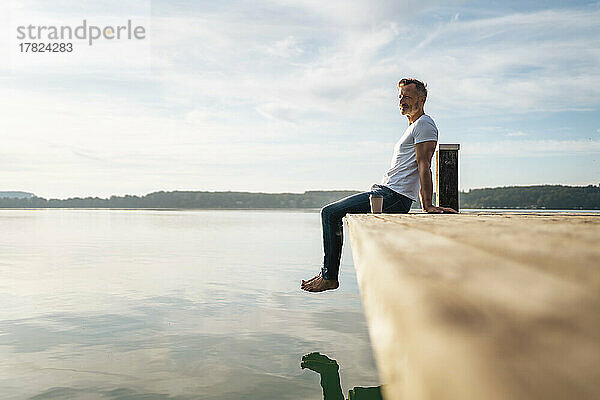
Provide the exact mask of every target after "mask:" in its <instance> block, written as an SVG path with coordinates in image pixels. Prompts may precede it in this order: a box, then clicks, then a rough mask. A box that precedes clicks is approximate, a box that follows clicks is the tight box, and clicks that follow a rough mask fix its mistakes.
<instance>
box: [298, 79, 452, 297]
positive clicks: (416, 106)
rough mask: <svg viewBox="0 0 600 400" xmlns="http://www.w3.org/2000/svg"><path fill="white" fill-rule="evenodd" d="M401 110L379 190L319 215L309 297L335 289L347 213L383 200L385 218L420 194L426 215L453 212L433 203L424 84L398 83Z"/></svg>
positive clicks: (431, 128) (431, 134)
mask: <svg viewBox="0 0 600 400" xmlns="http://www.w3.org/2000/svg"><path fill="white" fill-rule="evenodd" d="M398 90H399V94H400V95H399V99H400V104H399V106H400V111H401V112H402V115H406V117H407V118H408V124H409V125H408V128H406V130H405V131H404V135H402V137H401V138H400V140H399V141H398V143H396V146H395V147H394V155H393V156H392V163H391V166H390V169H389V170H388V171H387V172H386V174H385V175H384V177H383V181H382V183H381V184H380V185H377V184H376V185H373V187H372V188H371V190H372V191H371V192H365V193H359V194H355V195H353V196H350V197H346V198H345V199H342V200H339V201H337V202H335V203H332V204H329V205H327V206H325V207H324V208H323V209H322V210H321V223H322V225H323V251H324V253H325V256H324V260H323V268H322V269H321V272H320V273H319V274H318V275H317V276H315V277H313V278H311V279H309V280H308V281H305V280H302V284H301V286H300V287H301V288H302V289H303V290H306V291H308V292H322V291H325V290H331V289H337V287H338V286H339V282H338V271H339V267H340V257H341V255H342V242H343V225H342V218H343V217H344V216H345V215H346V214H364V213H368V212H370V210H371V206H370V201H369V195H370V194H378V195H381V196H383V212H384V213H407V212H408V211H409V210H410V206H411V205H412V202H413V201H416V198H417V193H418V194H420V196H421V205H422V207H423V211H425V212H428V213H455V212H456V211H455V210H453V209H451V208H447V207H436V206H434V205H433V204H432V203H431V200H432V197H433V182H432V180H431V158H432V157H433V153H434V151H435V148H436V146H437V139H438V131H437V127H436V126H435V123H434V122H433V119H431V117H430V116H429V115H427V114H425V111H424V110H423V108H424V106H425V100H426V99H427V88H426V86H425V84H424V83H423V82H421V81H418V80H416V79H402V80H401V81H400V82H398Z"/></svg>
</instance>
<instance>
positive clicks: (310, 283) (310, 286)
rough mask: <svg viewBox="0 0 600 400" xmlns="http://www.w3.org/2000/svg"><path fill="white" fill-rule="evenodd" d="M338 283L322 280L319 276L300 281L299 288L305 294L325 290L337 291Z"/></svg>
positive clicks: (332, 280) (333, 280)
mask: <svg viewBox="0 0 600 400" xmlns="http://www.w3.org/2000/svg"><path fill="white" fill-rule="evenodd" d="M339 286H340V283H339V282H338V281H337V280H335V279H324V278H323V277H322V276H321V274H319V275H317V276H314V277H312V278H310V279H309V280H307V281H305V280H304V279H303V280H302V285H300V288H301V289H302V290H306V291H307V292H324V291H325V290H333V289H337V288H338V287H339Z"/></svg>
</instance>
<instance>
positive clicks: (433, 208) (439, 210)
mask: <svg viewBox="0 0 600 400" xmlns="http://www.w3.org/2000/svg"><path fill="white" fill-rule="evenodd" d="M423 211H425V212H426V213H431V214H442V213H447V214H456V210H455V209H453V208H450V207H436V206H428V207H423Z"/></svg>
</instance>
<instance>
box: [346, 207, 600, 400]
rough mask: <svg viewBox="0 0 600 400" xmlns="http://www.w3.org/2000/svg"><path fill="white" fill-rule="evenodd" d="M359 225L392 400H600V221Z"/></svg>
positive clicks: (352, 219) (364, 286) (547, 218)
mask: <svg viewBox="0 0 600 400" xmlns="http://www.w3.org/2000/svg"><path fill="white" fill-rule="evenodd" d="M347 221H348V226H349V231H350V239H351V245H352V251H353V257H354V264H355V268H356V274H357V277H358V283H359V286H360V290H361V296H362V300H363V305H364V308H365V313H366V317H367V322H368V324H369V331H370V335H371V342H372V345H373V349H374V354H375V358H376V361H377V366H378V370H379V374H380V377H381V380H382V382H383V384H384V397H385V399H387V400H391V399H399V400H419V399H436V400H438V399H445V400H452V399H456V400H458V399H460V400H464V399H486V400H496V399H497V400H506V399H511V400H513V399H528V400H531V399H545V400H547V399H600V214H575V213H573V214H569V213H546V214H544V213H462V214H455V215H449V214H439V215H434V214H421V213H416V214H405V215H390V214H379V215H372V214H366V215H349V216H347Z"/></svg>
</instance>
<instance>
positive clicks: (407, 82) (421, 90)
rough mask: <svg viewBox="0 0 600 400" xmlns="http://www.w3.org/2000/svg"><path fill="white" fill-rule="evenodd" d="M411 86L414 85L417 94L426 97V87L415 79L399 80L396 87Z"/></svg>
mask: <svg viewBox="0 0 600 400" xmlns="http://www.w3.org/2000/svg"><path fill="white" fill-rule="evenodd" d="M411 84H414V85H415V87H416V88H417V92H419V93H420V94H422V95H423V96H425V97H427V85H426V84H424V83H423V82H421V81H419V80H417V79H414V78H404V79H401V80H400V82H398V87H400V86H406V85H411Z"/></svg>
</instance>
